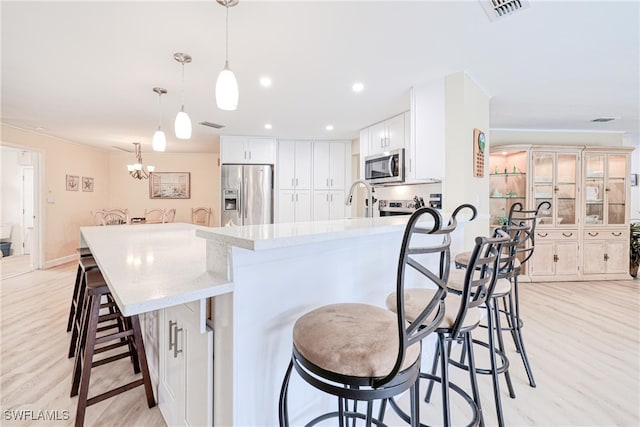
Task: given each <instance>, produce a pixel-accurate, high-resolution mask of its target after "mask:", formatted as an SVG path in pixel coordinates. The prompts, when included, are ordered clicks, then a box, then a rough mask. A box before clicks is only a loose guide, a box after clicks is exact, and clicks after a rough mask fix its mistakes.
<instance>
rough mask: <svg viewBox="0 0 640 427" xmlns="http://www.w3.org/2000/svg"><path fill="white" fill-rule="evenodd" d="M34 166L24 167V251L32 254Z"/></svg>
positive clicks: (24, 253)
mask: <svg viewBox="0 0 640 427" xmlns="http://www.w3.org/2000/svg"><path fill="white" fill-rule="evenodd" d="M33 183H34V182H33V166H29V167H25V168H23V169H22V236H23V242H22V253H23V255H26V254H30V253H31V248H32V246H33V242H32V240H33V217H34V197H33V196H34V194H33V193H34V192H33Z"/></svg>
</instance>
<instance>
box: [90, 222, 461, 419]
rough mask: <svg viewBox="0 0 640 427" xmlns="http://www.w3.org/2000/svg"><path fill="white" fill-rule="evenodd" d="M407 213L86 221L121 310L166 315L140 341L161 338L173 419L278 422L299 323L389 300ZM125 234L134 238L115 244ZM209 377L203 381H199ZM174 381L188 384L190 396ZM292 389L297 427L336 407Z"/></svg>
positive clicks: (162, 384)
mask: <svg viewBox="0 0 640 427" xmlns="http://www.w3.org/2000/svg"><path fill="white" fill-rule="evenodd" d="M445 218H446V217H445ZM407 219H408V217H406V216H405V217H386V218H356V219H345V220H337V221H319V222H308V223H291V224H272V225H262V226H243V227H229V228H205V227H196V226H192V225H188V224H162V225H139V226H135V227H134V226H116V227H114V228H111V227H87V228H83V229H82V235H83V239H84V241H85V243H87V245H88V246H89V247H90V248H91V250H92V252H93V253H94V256H95V257H96V259H97V261H98V264H99V265H100V267H101V269H102V271H103V274H104V275H105V279H106V280H107V283H108V284H109V286H110V287H111V289H112V292H114V294H115V295H114V296H115V298H116V301H117V302H118V305H119V306H120V308H121V309H124V310H123V311H125V310H128V311H125V314H126V313H127V312H129V313H131V314H134V313H136V312H137V313H143V312H145V313H150V312H153V313H158V312H159V313H161V314H160V315H158V316H156V317H157V318H158V319H159V320H158V324H159V325H160V327H159V339H158V340H157V341H156V342H153V341H154V340H153V339H151V340H150V339H149V338H148V337H147V336H145V340H146V341H145V346H147V347H154V345H157V346H159V350H157V351H158V353H159V354H160V372H159V374H158V383H159V385H158V394H159V396H158V400H159V404H160V407H161V409H162V410H163V415H165V417H166V418H168V419H167V422H168V423H169V424H170V425H173V424H175V423H182V421H184V424H187V423H190V424H197V422H195V421H201V422H202V423H206V424H211V422H212V423H213V424H214V425H225V426H230V425H234V426H240V425H243V426H248V425H251V426H254V425H277V424H278V415H277V414H278V412H277V407H278V405H277V402H278V397H279V392H280V385H281V381H282V378H283V375H284V372H285V370H286V367H287V364H288V363H289V359H290V357H291V331H292V328H293V324H294V322H295V320H296V319H297V318H298V317H300V316H301V315H302V314H304V313H306V312H307V311H309V310H311V309H313V308H315V307H318V306H321V305H325V304H330V303H337V302H347V301H348V302H364V303H370V304H375V305H378V306H384V300H385V297H386V296H387V294H388V293H389V292H392V291H393V290H394V289H395V280H396V277H395V275H396V270H397V262H398V255H399V249H400V243H401V240H402V232H403V231H404V226H405V224H406V221H407ZM96 228H101V229H102V230H107V229H108V230H109V232H106V231H102V230H101V231H96ZM138 229H140V230H138ZM129 234H131V235H129ZM135 235H137V236H138V237H137V238H136V237H135ZM462 235H463V233H462V231H461V230H457V231H456V232H455V233H454V236H453V238H454V239H453V240H454V241H453V246H454V251H455V250H459V249H461V242H462V240H463V237H462ZM103 240H104V241H107V240H111V241H112V243H111V245H108V244H106V243H104V242H101V241H103ZM120 241H121V242H128V243H127V244H126V245H125V246H121V248H120V250H119V251H116V250H115V249H113V247H114V245H118V242H120ZM455 247H457V248H458V249H455ZM150 254H152V256H151V257H150V256H149V255H150ZM171 254H174V255H175V259H174V260H172V257H171ZM112 257H113V258H112ZM182 263H184V264H182ZM181 264H182V265H181ZM147 275H148V277H147V278H145V276H147ZM152 278H153V280H152ZM409 280H411V278H409ZM156 281H157V283H158V285H157V287H156V286H155V285H154V284H153V283H154V282H156ZM145 298H147V300H145ZM179 307H186V308H187V309H186V310H185V313H187V314H188V313H191V314H192V315H193V318H194V319H196V320H197V322H196V324H195V325H191V327H190V328H189V327H187V328H186V329H185V328H184V327H182V326H181V323H180V322H181V320H180V319H182V318H184V316H183V315H177V316H178V317H176V318H175V319H177V320H175V321H174V320H171V319H173V317H171V316H172V315H171V314H170V313H171V310H175V309H176V308H179ZM147 310H149V311H147ZM180 316H182V317H180ZM167 320H168V321H167ZM172 322H174V323H172ZM176 324H177V325H178V326H176ZM172 328H173V329H172ZM145 330H147V328H145ZM212 331H213V332H212ZM178 341H180V342H178ZM167 344H168V345H167ZM211 347H212V348H211ZM178 349H179V350H178ZM210 350H211V352H210ZM147 353H148V354H149V353H152V354H153V348H152V349H149V348H147ZM203 353H204V354H203ZM426 353H428V352H426ZM180 357H184V358H185V359H184V362H183V365H181V366H183V367H184V368H185V370H184V372H183V373H182V374H180V375H178V377H179V378H178V379H175V378H173V374H172V373H171V370H172V368H171V363H174V362H175V361H176V360H179V359H180ZM203 359H204V360H203ZM163 360H164V363H163ZM191 360H192V361H193V362H190V361H191ZM195 366H198V368H197V369H196V372H193V368H194V367H195ZM203 377H204V378H206V379H207V381H205V382H202V381H200V382H198V380H202V378H203ZM209 380H211V381H209ZM205 383H206V384H205ZM172 384H173V385H175V384H179V386H180V387H184V388H185V389H186V391H185V393H186V394H185V397H184V398H183V399H182V400H183V401H181V402H180V401H179V400H180V399H176V398H175V387H174V389H173V390H172V389H171V385H172ZM209 386H211V387H212V388H213V390H211V389H207V387H209ZM194 387H195V389H198V390H199V391H198V392H197V393H194ZM167 396H168V397H167ZM210 396H212V398H211V399H210V398H209V397H210ZM289 396H290V417H291V421H292V423H293V424H299V423H300V422H302V421H303V420H308V419H310V418H312V417H310V416H309V414H316V413H318V412H320V411H325V410H328V409H333V408H334V407H335V400H334V399H332V398H331V397H329V396H326V395H323V394H322V393H321V392H319V391H316V390H314V389H312V388H311V387H310V386H308V385H307V384H306V383H304V382H303V381H301V380H299V378H297V376H296V375H294V376H293V377H292V381H291V384H290V395H289ZM163 406H164V408H165V409H163ZM176 407H177V409H176ZM181 420H182V421H181Z"/></svg>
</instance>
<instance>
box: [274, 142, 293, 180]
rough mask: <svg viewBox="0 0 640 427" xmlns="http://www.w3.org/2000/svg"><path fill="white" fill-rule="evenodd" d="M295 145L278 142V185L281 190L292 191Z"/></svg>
mask: <svg viewBox="0 0 640 427" xmlns="http://www.w3.org/2000/svg"><path fill="white" fill-rule="evenodd" d="M295 148H296V143H295V142H294V141H278V185H279V186H280V188H281V189H289V190H292V189H293V188H295V182H296V181H295V180H296V167H295V166H296V152H295Z"/></svg>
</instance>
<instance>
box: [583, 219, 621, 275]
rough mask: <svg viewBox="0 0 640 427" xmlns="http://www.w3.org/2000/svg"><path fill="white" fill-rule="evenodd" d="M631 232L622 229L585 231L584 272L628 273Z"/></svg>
mask: <svg viewBox="0 0 640 427" xmlns="http://www.w3.org/2000/svg"><path fill="white" fill-rule="evenodd" d="M628 272H629V234H628V233H627V232H626V230H625V229H620V230H589V231H585V233H584V274H585V275H587V274H608V275H610V274H628Z"/></svg>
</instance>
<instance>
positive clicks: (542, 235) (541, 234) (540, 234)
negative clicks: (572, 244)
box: [538, 233, 549, 237]
mask: <svg viewBox="0 0 640 427" xmlns="http://www.w3.org/2000/svg"><path fill="white" fill-rule="evenodd" d="M548 235H549V233H538V236H539V237H547V236H548Z"/></svg>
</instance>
